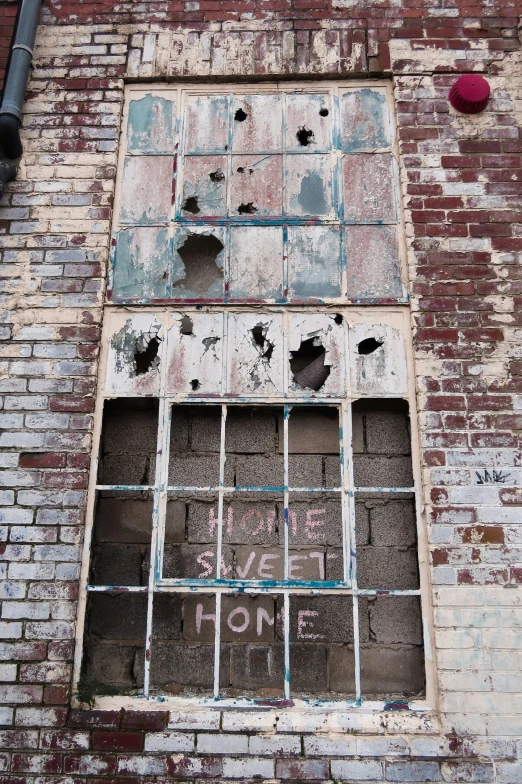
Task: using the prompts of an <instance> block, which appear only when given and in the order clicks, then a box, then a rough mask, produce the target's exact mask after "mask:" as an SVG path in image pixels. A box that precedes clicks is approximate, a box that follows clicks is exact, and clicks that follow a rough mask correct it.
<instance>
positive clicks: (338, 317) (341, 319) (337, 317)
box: [334, 313, 343, 324]
mask: <svg viewBox="0 0 522 784" xmlns="http://www.w3.org/2000/svg"><path fill="white" fill-rule="evenodd" d="M334 321H335V323H336V324H342V323H343V317H342V316H341V314H340V313H337V314H336V316H335V317H334Z"/></svg>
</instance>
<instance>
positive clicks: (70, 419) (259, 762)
mask: <svg viewBox="0 0 522 784" xmlns="http://www.w3.org/2000/svg"><path fill="white" fill-rule="evenodd" d="M5 5H6V4H2V9H3V8H4V6H5ZM6 7H7V6H6ZM519 10H520V9H519V8H518V7H517V4H516V3H515V2H511V1H510V0H506V2H502V3H500V2H497V0H488V2H486V1H485V0H484V2H481V1H480V0H475V1H474V2H472V3H464V2H461V0H452V2H450V3H439V2H437V0H430V1H429V2H428V0H412V2H411V3H409V4H408V5H407V6H406V5H402V6H400V7H399V6H397V5H396V4H394V3H390V2H386V0H384V1H383V2H380V3H378V2H375V0H370V2H367V3H364V4H363V3H358V2H356V0H353V1H352V0H332V2H331V3H330V2H324V0H310V1H309V0H306V2H304V0H293V2H281V3H275V2H273V1H272V0H270V2H269V3H264V4H263V5H260V4H258V3H254V2H253V1H252V2H250V1H249V0H245V2H244V3H241V4H240V5H239V4H234V5H232V4H227V3H224V2H219V1H218V2H212V3H207V2H204V0H199V2H188V0H187V2H179V3H178V2H176V3H174V2H172V1H171V0H164V2H155V3H148V2H144V3H139V4H137V3H130V2H121V3H118V4H115V3H113V2H109V0H99V2H93V3H89V4H88V3H82V4H79V3H77V2H65V0H62V2H60V3H58V2H57V1H56V2H55V0H49V2H47V3H45V8H44V11H43V15H42V25H41V27H40V30H39V34H38V39H37V50H36V59H35V68H34V70H33V74H32V79H31V83H30V85H29V90H28V95H27V102H26V106H25V112H24V131H23V136H24V145H25V155H24V158H23V160H22V163H21V171H20V175H19V177H18V179H17V181H16V182H14V183H12V184H11V185H10V186H9V188H8V191H7V193H6V194H5V196H4V199H3V202H2V205H1V211H0V220H1V224H0V226H1V231H2V235H1V237H0V240H1V245H2V264H1V270H2V279H3V283H2V295H1V296H2V305H3V313H2V324H1V325H0V337H1V338H2V346H1V355H2V356H1V358H0V370H1V377H0V393H1V395H2V405H3V408H2V411H1V412H0V423H1V424H0V427H1V433H0V446H1V447H2V448H3V450H4V451H3V453H2V455H1V469H2V470H1V472H0V473H1V483H2V488H1V490H0V502H1V511H0V516H1V529H0V530H1V535H2V538H3V544H2V553H1V557H2V563H1V567H0V574H1V576H2V579H3V580H4V582H3V583H2V587H1V591H2V593H1V600H2V618H1V621H0V634H1V638H2V641H1V643H0V659H1V663H0V671H1V685H0V699H1V702H2V707H1V709H0V720H1V722H2V729H1V730H0V743H1V745H2V751H1V753H0V765H1V767H2V771H1V773H0V781H1V782H2V783H3V784H22V782H24V784H25V782H30V783H31V784H36V782H38V784H43V783H44V782H45V784H50V782H53V784H66V783H67V784H69V782H75V784H76V782H78V784H87V782H97V783H98V784H100V783H101V782H111V781H114V782H116V781H120V782H121V781H125V782H126V784H130V783H132V784H138V783H139V784H141V782H144V781H158V782H160V781H165V780H167V779H168V778H171V779H175V780H179V779H181V780H205V779H207V780H208V779H209V778H210V779H213V780H219V779H229V780H242V781H248V780H250V779H252V778H253V777H256V776H261V777H264V778H274V777H275V778H276V779H278V780H281V781H287V780H294V781H303V780H326V779H330V778H331V779H334V780H346V781H358V780H373V781H383V780H386V781H437V780H444V781H450V782H451V781H479V782H480V781H484V782H487V781H496V782H501V783H502V784H516V782H517V781H519V780H520V777H521V770H522V762H521V756H522V747H521V744H520V737H521V735H522V704H521V688H520V669H521V664H522V662H521V659H520V644H521V635H520V603H521V599H520V591H521V588H520V585H521V583H522V562H521V556H520V541H521V536H522V534H521V531H522V529H521V522H520V521H521V515H520V506H521V505H522V497H521V492H520V481H521V477H520V461H521V457H520V428H521V416H520V410H521V405H522V404H521V394H522V389H521V383H520V377H521V369H522V366H521V357H520V324H519V322H520V297H521V290H520V275H519V265H520V254H521V250H522V247H521V243H522V238H521V228H520V226H521V220H520V176H521V175H520V172H521V170H522V167H521V165H520V162H521V158H520V153H521V141H520V124H521V111H522V109H521V106H522V79H521V63H520V42H519V40H518V31H517V27H518V22H519V20H518V13H519ZM469 71H475V72H478V73H482V74H484V75H485V76H486V77H487V78H488V80H489V82H490V84H491V87H492V99H491V101H490V104H489V107H488V109H487V110H486V112H484V113H483V114H481V115H479V116H474V117H468V116H464V115H459V114H456V113H455V112H454V111H453V110H452V109H450V107H449V104H448V101H447V93H448V91H449V89H450V87H451V85H452V84H453V83H454V81H455V79H456V76H457V75H458V74H459V73H462V72H469ZM366 74H373V75H382V74H384V75H386V76H388V77H390V78H392V79H393V84H394V91H395V98H396V106H397V121H398V136H399V142H400V149H401V177H402V199H403V206H404V208H405V216H406V238H407V247H408V260H409V268H410V292H411V294H412V311H413V324H414V328H415V332H414V349H415V362H416V364H415V373H416V384H417V391H418V410H419V412H420V434H421V445H422V453H421V460H422V466H423V472H424V473H423V482H424V485H423V493H424V495H423V502H424V504H425V508H426V525H427V533H428V540H429V545H430V553H431V556H430V557H431V561H430V574H431V583H432V592H431V602H432V604H433V623H434V650H433V652H432V655H433V657H434V661H435V671H436V680H437V689H438V702H437V705H436V706H435V708H434V711H433V712H428V713H423V714H421V715H418V714H413V713H411V712H408V711H397V712H395V711H389V712H386V713H376V714H368V713H361V712H359V713H357V712H356V711H354V712H353V713H343V714H339V713H335V712H333V713H332V712H330V711H329V710H328V709H327V708H325V709H324V710H321V711H319V710H317V711H310V712H309V714H308V715H306V716H303V715H296V714H295V712H293V711H292V709H291V707H290V706H288V708H283V707H280V708H279V709H277V710H273V709H271V708H270V707H266V708H264V709H263V710H261V709H258V710H254V711H248V712H246V713H242V714H238V712H237V711H224V712H222V713H221V712H220V711H217V710H208V711H201V712H197V713H195V712H193V711H186V710H185V709H175V710H172V711H162V710H159V711H152V712H137V711H134V712H133V711H130V712H129V711H123V710H117V709H115V710H112V709H111V710H104V711H99V710H87V709H86V708H85V709H83V710H77V709H71V708H70V698H71V669H72V657H73V647H74V646H73V640H74V628H75V621H76V600H77V595H78V575H79V561H80V557H81V555H80V553H81V542H82V533H83V524H84V508H85V488H86V485H87V473H88V466H89V456H90V446H91V428H92V409H93V395H94V393H95V388H96V374H97V355H98V351H99V326H100V321H101V315H102V299H103V291H104V285H105V284H104V277H105V272H106V267H107V259H108V250H109V242H110V240H109V236H110V234H109V232H110V219H111V205H112V199H113V194H114V176H115V163H116V156H117V137H118V127H119V122H120V117H121V107H122V95H123V78H124V76H125V75H128V76H129V77H130V78H132V79H149V80H156V79H167V78H168V79H172V80H175V79H178V78H186V79H191V78H196V77H205V76H209V77H212V78H224V79H235V78H238V77H240V76H242V75H243V76H246V77H256V78H266V77H271V78H285V77H297V76H305V77H306V76H309V77H310V76H312V77H314V78H323V77H329V76H333V75H336V76H338V77H344V76H353V75H357V76H364V75H366ZM370 500H371V499H370ZM365 508H366V507H365ZM368 511H369V515H368V517H369V522H368V524H369V525H370V526H371V530H372V536H373V531H374V530H375V531H378V530H379V529H378V525H379V524H378V522H375V513H374V507H371V508H370V509H369V510H368ZM372 513H373V514H374V519H373V521H372ZM376 535H378V534H376ZM408 546H409V545H405V547H408ZM129 647H132V646H129ZM126 661H127V660H126ZM124 663H125V666H127V664H126V662H124ZM128 666H129V667H131V666H133V663H132V662H131V658H130V657H129V659H128ZM128 672H131V670H130V669H127V670H125V672H124V673H123V674H124V675H125V677H126V674H127V673H128ZM122 677H123V676H122ZM127 707H128V706H127ZM157 707H159V708H161V705H159V706H157Z"/></svg>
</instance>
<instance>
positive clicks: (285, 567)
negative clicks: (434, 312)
mask: <svg viewBox="0 0 522 784" xmlns="http://www.w3.org/2000/svg"><path fill="white" fill-rule="evenodd" d="M388 100H389V98H388V95H387V89H386V88H385V87H382V86H377V87H372V88H369V87H364V88H361V87H347V86H345V87H343V86H338V85H333V86H331V85H328V87H327V88H325V86H324V85H320V86H318V87H315V86H311V87H310V88H309V87H307V88H306V91H305V90H304V89H303V90H297V89H296V88H295V86H294V87H289V86H288V87H285V88H284V89H280V90H276V89H275V88H273V87H268V86H267V87H266V88H263V89H262V90H259V91H258V90H254V89H252V90H250V91H245V88H244V86H241V87H238V88H237V90H235V91H234V90H232V89H230V90H229V89H227V90H226V91H224V90H222V89H219V90H218V88H216V90H215V91H214V93H212V94H210V95H209V94H208V93H205V91H204V90H203V89H201V90H199V91H198V90H196V89H188V88H187V89H184V90H181V89H176V88H172V89H165V90H162V91H158V92H156V91H155V90H154V91H147V90H144V89H143V88H140V89H139V90H138V89H137V88H132V89H131V90H129V94H128V101H127V121H126V124H125V125H124V131H123V137H124V139H125V140H126V142H125V146H124V151H123V153H124V154H122V156H121V165H120V180H119V200H118V203H117V214H118V216H119V217H118V219H117V220H116V222H115V235H114V237H115V238H114V243H113V248H114V253H113V264H114V272H113V281H112V304H110V305H108V307H107V310H106V315H105V321H104V335H103V354H102V359H101V362H102V372H101V376H100V389H99V407H98V417H97V428H96V434H95V435H96V441H97V450H96V458H95V460H94V462H93V471H92V482H91V489H90V520H89V526H88V530H89V539H88V542H89V543H90V547H89V548H88V550H89V552H86V558H85V563H84V594H83V599H84V601H85V604H86V611H85V621H84V629H83V657H82V659H81V665H80V656H78V664H77V674H78V675H79V676H80V678H79V682H80V689H79V693H80V694H81V695H82V697H83V698H84V699H87V698H90V696H92V695H95V694H98V695H100V694H101V695H103V694H105V695H107V694H120V695H122V694H132V695H140V694H142V695H144V696H146V697H147V696H149V697H158V696H161V697H165V698H167V697H168V696H169V695H170V696H172V697H174V696H177V697H182V698H187V699H196V700H208V699H210V700H216V699H217V700H219V701H220V702H219V704H224V705H227V704H237V702H238V701H241V700H242V699H256V700H261V701H262V702H263V701H264V700H267V701H268V702H271V701H273V700H275V701H281V700H286V701H288V700H290V701H292V700H296V699H308V700H324V699H331V700H340V701H348V702H350V703H352V704H361V701H363V700H365V701H368V704H370V702H369V701H377V703H376V704H382V702H386V701H390V700H397V699H402V700H407V699H414V698H419V697H422V696H423V695H424V692H425V674H424V647H423V639H424V638H423V635H424V630H425V628H426V624H424V623H423V611H422V606H421V582H422V580H423V579H424V578H423V575H422V574H420V573H419V568H418V554H417V546H418V541H417V536H418V533H419V532H420V533H422V527H421V525H420V523H419V517H418V509H419V504H418V494H419V475H418V466H417V460H416V451H417V443H416V437H415V417H414V411H415V407H414V402H415V398H414V389H413V382H412V374H411V362H410V327H409V311H408V309H407V307H404V305H402V304H401V303H402V302H404V291H405V289H404V287H403V284H402V282H401V268H402V260H401V254H400V250H399V249H400V247H401V242H400V237H401V228H400V227H401V224H400V220H399V210H398V206H397V204H398V200H397V192H398V182H397V167H396V164H395V158H394V154H393V153H394V148H393V133H392V127H393V124H392V122H391V119H390V117H391V115H390V111H389V108H388ZM173 173H174V175H175V176H174V187H173V185H172V182H173V179H172V175H173ZM167 190H168V198H167V196H166V192H167ZM236 202H237V204H236ZM303 205H304V206H303ZM383 243H384V244H383ZM350 300H357V301H359V302H366V303H367V306H366V307H364V308H363V307H361V306H359V307H358V308H355V307H353V305H350V304H349V302H350ZM391 302H394V303H395V304H393V305H392V304H390V303H391ZM160 303H162V304H160ZM171 303H172V304H171ZM263 303H264V304H263ZM375 303H378V304H379V307H375ZM383 305H385V306H384V307H383ZM410 415H411V420H410ZM412 425H413V427H412ZM412 444H413V448H412ZM79 650H80V649H79Z"/></svg>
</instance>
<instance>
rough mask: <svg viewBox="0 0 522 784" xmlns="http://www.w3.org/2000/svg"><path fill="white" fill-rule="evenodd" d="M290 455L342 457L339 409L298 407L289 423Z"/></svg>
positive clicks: (281, 441) (280, 434)
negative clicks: (340, 452)
mask: <svg viewBox="0 0 522 784" xmlns="http://www.w3.org/2000/svg"><path fill="white" fill-rule="evenodd" d="M278 430H279V451H280V452H283V449H284V438H283V417H282V416H280V418H279V427H278ZM288 452H289V454H312V455H338V454H339V409H338V408H336V407H334V406H332V407H329V406H315V407H313V408H310V407H305V408H302V407H300V406H296V407H295V408H293V409H292V411H291V412H290V418H289V420H288Z"/></svg>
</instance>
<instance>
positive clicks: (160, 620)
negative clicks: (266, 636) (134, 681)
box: [150, 593, 216, 697]
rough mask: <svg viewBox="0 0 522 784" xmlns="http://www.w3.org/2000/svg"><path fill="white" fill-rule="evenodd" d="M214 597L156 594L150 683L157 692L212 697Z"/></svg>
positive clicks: (154, 691)
mask: <svg viewBox="0 0 522 784" xmlns="http://www.w3.org/2000/svg"><path fill="white" fill-rule="evenodd" d="M215 607H216V603H215V597H214V596H207V595H205V594H200V595H198V596H187V595H186V594H183V595H177V594H173V593H166V594H156V595H155V596H154V607H153V616H152V646H151V661H150V680H151V688H152V690H153V693H160V694H172V695H177V696H183V697H194V696H198V697H210V696H212V693H213V683H214V623H215V612H216V609H215Z"/></svg>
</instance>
